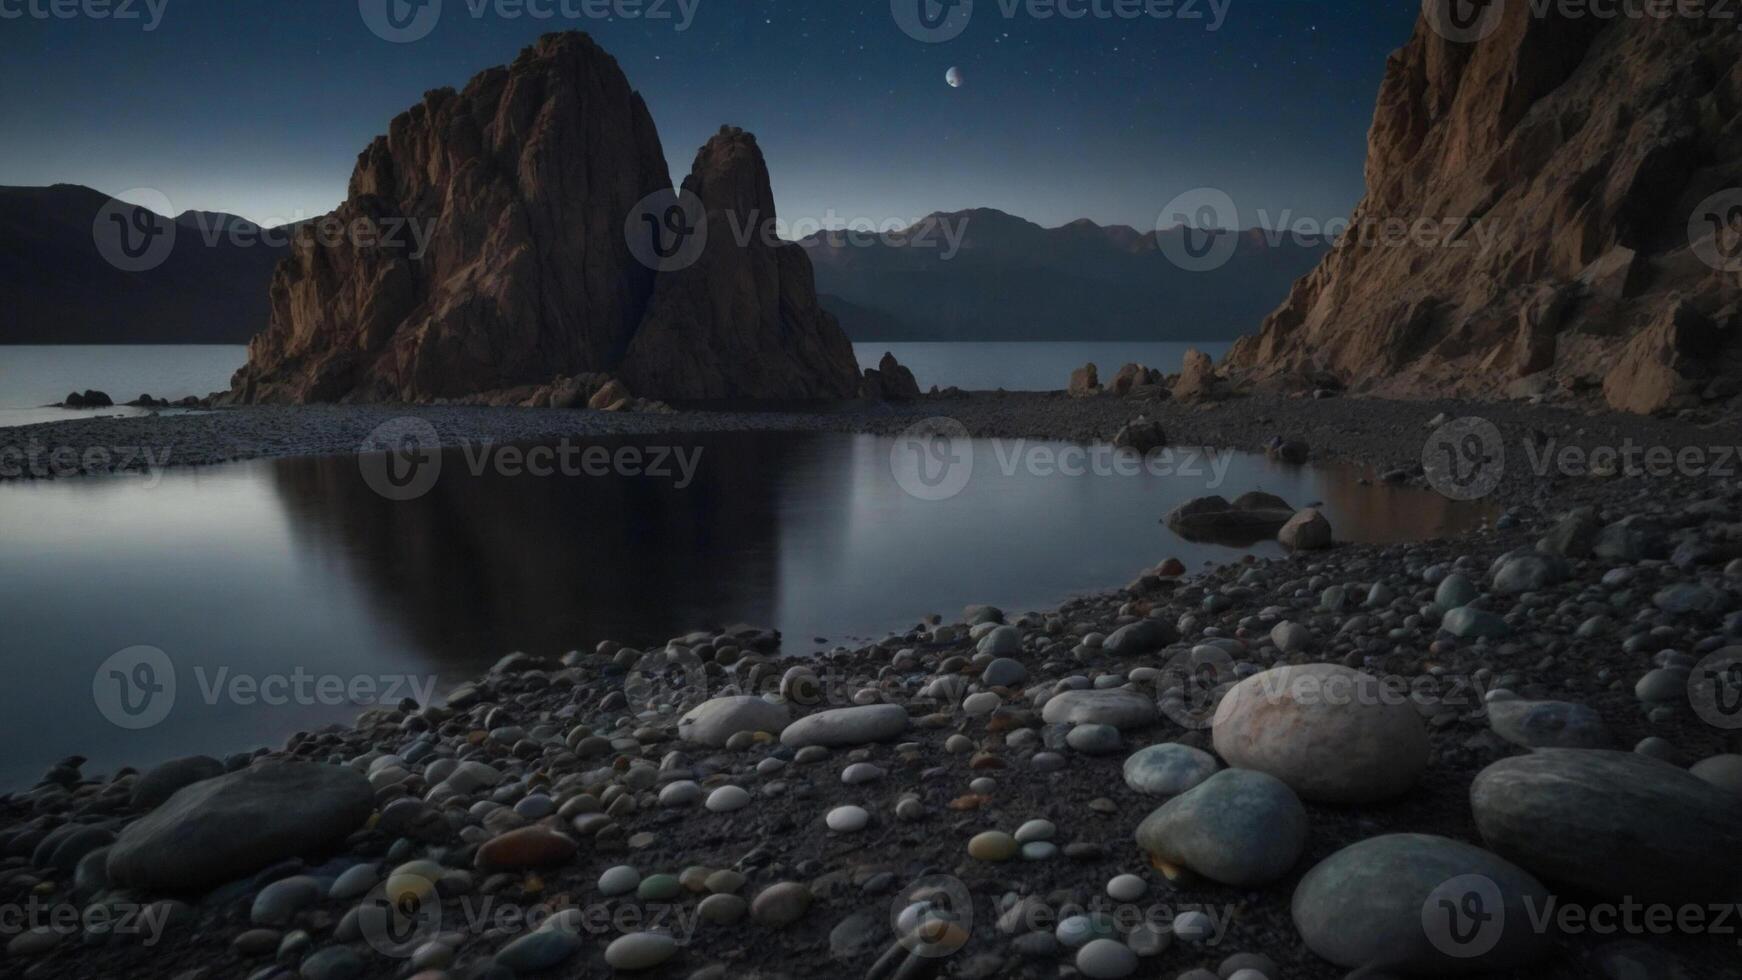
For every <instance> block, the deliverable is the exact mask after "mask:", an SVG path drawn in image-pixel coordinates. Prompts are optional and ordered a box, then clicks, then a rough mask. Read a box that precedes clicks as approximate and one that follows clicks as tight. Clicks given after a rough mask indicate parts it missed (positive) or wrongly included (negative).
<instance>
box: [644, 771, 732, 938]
mask: <svg viewBox="0 0 1742 980" xmlns="http://www.w3.org/2000/svg"><path fill="white" fill-rule="evenodd" d="M749 805H750V793H749V791H748V790H746V789H744V787H742V786H722V787H720V788H719V789H717V790H714V791H713V792H712V793H709V794H708V802H707V807H708V809H710V810H712V811H714V812H715V813H731V812H732V811H733V810H742V809H743V808H745V807H747V806H749ZM623 938H625V939H627V938H629V937H627V936H625V937H623Z"/></svg>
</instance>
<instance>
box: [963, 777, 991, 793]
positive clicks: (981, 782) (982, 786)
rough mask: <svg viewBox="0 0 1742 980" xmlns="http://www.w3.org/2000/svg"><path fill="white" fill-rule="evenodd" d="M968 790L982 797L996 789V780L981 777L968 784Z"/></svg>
mask: <svg viewBox="0 0 1742 980" xmlns="http://www.w3.org/2000/svg"><path fill="white" fill-rule="evenodd" d="M968 788H969V789H971V790H973V791H974V792H976V793H979V794H981V795H982V796H984V795H985V794H987V793H990V792H992V791H993V790H995V789H997V788H998V780H996V779H993V778H992V777H991V776H981V777H980V778H979V779H976V780H974V781H973V782H971V783H969V784H968Z"/></svg>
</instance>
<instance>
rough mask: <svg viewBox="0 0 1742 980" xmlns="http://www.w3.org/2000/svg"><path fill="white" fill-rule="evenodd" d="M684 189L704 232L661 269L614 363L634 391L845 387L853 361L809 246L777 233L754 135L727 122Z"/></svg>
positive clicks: (772, 394) (735, 394)
mask: <svg viewBox="0 0 1742 980" xmlns="http://www.w3.org/2000/svg"><path fill="white" fill-rule="evenodd" d="M683 190H684V192H685V193H686V194H691V195H694V200H696V201H699V202H700V206H701V208H702V209H703V210H704V214H705V217H703V218H702V219H701V220H702V221H703V222H704V223H705V226H706V233H707V237H706V242H705V244H704V245H703V246H702V250H701V253H700V255H699V256H697V257H696V259H695V261H694V262H693V264H690V265H687V266H685V267H683V268H678V269H673V270H671V271H668V272H662V273H661V274H660V276H659V278H658V281H657V282H656V283H655V286H654V291H653V300H652V303H651V304H650V305H649V307H648V310H647V316H646V318H645V320H644V321H643V322H642V324H641V328H640V330H638V331H637V332H636V334H635V338H634V340H633V341H632V342H631V343H630V345H629V355H628V357H627V358H625V360H624V362H623V366H622V374H623V377H624V380H625V381H627V382H628V383H629V387H630V389H631V390H632V391H635V392H637V393H642V392H657V393H660V394H659V396H658V397H663V398H692V399H723V398H758V399H773V398H801V399H819V398H850V397H852V396H853V395H854V394H855V393H856V392H857V390H858V385H859V370H858V365H857V362H856V361H855V360H854V358H853V348H852V345H851V344H850V343H849V342H848V340H847V335H846V334H844V333H842V332H841V328H840V325H839V324H838V323H836V322H835V318H834V317H833V316H831V315H829V314H828V313H825V312H823V309H822V307H821V306H819V305H818V304H817V290H816V282H815V279H814V278H813V277H812V274H811V263H810V258H809V257H808V256H806V255H805V250H804V249H803V248H802V247H800V246H798V245H796V244H794V243H791V242H782V241H779V240H778V239H775V238H774V237H773V236H772V234H771V233H766V232H765V229H769V228H773V227H774V224H773V222H774V220H775V211H774V192H773V191H772V190H771V189H770V188H769V184H768V165H767V164H766V163H764V162H763V159H762V151H761V150H760V149H759V148H757V146H756V140H755V138H754V137H752V136H751V135H750V134H749V133H746V132H744V131H743V130H741V129H736V128H732V127H726V128H723V129H721V130H720V132H719V134H718V135H716V136H715V137H714V138H712V139H710V140H708V142H707V144H706V145H705V146H703V147H702V149H701V151H700V152H699V153H697V154H696V162H695V165H694V166H693V167H691V168H690V175H689V177H687V178H686V179H685V180H684V183H683Z"/></svg>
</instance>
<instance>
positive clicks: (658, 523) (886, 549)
mask: <svg viewBox="0 0 1742 980" xmlns="http://www.w3.org/2000/svg"><path fill="white" fill-rule="evenodd" d="M701 444H702V448H703V457H702V463H701V467H700V470H699V472H698V474H697V478H696V481H695V484H694V485H693V486H691V487H688V488H685V489H682V490H679V489H675V488H674V487H672V486H671V485H670V484H669V482H665V483H661V482H659V481H648V480H645V479H643V480H622V479H599V478H577V479H561V478H534V477H518V478H505V477H500V476H494V475H483V476H472V475H469V474H467V473H466V472H464V467H463V466H461V465H458V463H457V462H456V463H455V464H454V465H452V466H449V467H446V468H444V473H443V478H442V479H441V480H440V481H439V482H438V483H437V485H436V488H435V490H433V491H432V492H431V493H429V494H428V495H426V496H425V497H422V498H419V499H418V500H414V501H410V502H404V503H396V502H390V501H387V500H384V499H383V498H381V497H379V496H377V495H375V494H374V493H373V492H371V491H370V490H369V489H368V488H367V487H366V485H365V484H364V483H363V481H362V479H361V478H360V476H359V473H358V469H357V464H356V462H355V461H354V460H352V459H349V458H343V459H314V460H276V461H258V462H251V463H242V464H236V465H231V466H225V467H218V468H213V469H198V470H186V471H173V470H172V471H170V472H168V473H166V474H162V475H161V476H160V477H159V481H160V482H158V483H157V484H156V485H152V484H151V483H150V482H148V480H147V479H145V478H140V477H115V478H103V479H89V480H73V481H61V482H54V483H11V484H4V485H0V540H3V541H5V542H6V560H5V561H4V562H0V629H3V630H4V633H5V636H6V646H5V656H6V657H7V660H8V664H7V666H8V668H9V671H8V673H9V676H10V679H11V682H10V683H9V684H8V685H6V687H5V689H4V690H5V694H4V695H3V696H0V697H3V700H0V737H4V738H6V739H8V742H9V744H11V745H13V746H15V747H18V748H17V750H16V751H13V752H10V753H8V758H7V763H6V766H5V768H4V770H3V771H0V785H5V784H16V783H19V782H27V781H29V780H31V779H34V778H35V776H36V775H38V774H39V773H40V772H41V771H42V770H43V769H44V768H46V766H47V765H49V764H50V763H52V762H53V761H55V760H56V759H58V758H60V757H62V756H65V755H69V754H74V753H80V754H85V755H89V756H91V757H92V759H93V760H94V762H93V769H96V768H99V767H100V768H101V769H103V770H107V769H110V768H112V767H113V766H115V765H118V764H123V763H133V764H149V763H150V762H153V761H156V760H160V759H162V758H165V757H169V756H172V755H178V754H186V753H191V752H207V753H213V754H220V755H221V754H223V753H226V752H230V751H237V750H243V749H248V748H252V747H254V746H258V745H267V744H271V745H276V744H281V743H282V741H283V739H284V738H285V737H286V736H287V735H289V734H290V733H292V732H294V731H296V730H298V729H307V728H312V727H316V726H318V725H320V724H324V723H328V722H345V721H348V720H349V719H350V718H351V717H353V716H354V714H355V709H354V708H352V707H350V706H348V705H344V704H323V705H314V706H309V705H303V706H286V707H263V706H260V705H258V704H256V705H246V704H236V703H234V701H233V699H231V698H229V697H227V696H223V695H218V696H215V697H214V696H213V695H212V693H211V688H212V686H213V685H214V684H216V683H218V682H219V681H220V680H233V679H234V678H235V676H236V674H237V673H238V672H240V673H245V674H248V675H261V674H268V673H289V672H290V671H292V670H293V669H295V668H300V669H301V670H302V671H303V672H304V673H306V674H310V675H337V676H343V677H350V676H352V675H357V674H371V675H400V674H403V675H408V676H412V677H416V678H418V679H419V680H420V681H427V680H429V679H431V678H434V679H436V680H437V681H438V682H439V683H440V684H441V685H443V686H451V685H452V684H454V683H458V682H459V681H461V680H464V679H467V678H469V677H472V676H474V675H476V674H477V673H479V672H481V671H482V670H483V669H484V668H486V667H487V666H488V665H489V664H490V663H492V662H493V661H494V660H496V659H497V658H498V657H500V656H502V655H503V654H505V653H508V652H510V651H513V650H527V651H529V652H532V653H537V654H542V655H551V656H554V655H557V654H560V653H562V652H563V651H565V650H568V649H572V648H577V647H588V646H590V645H592V644H593V643H596V642H597V641H598V640H601V639H606V638H611V639H619V640H625V641H629V642H633V643H637V644H655V643H658V642H660V641H661V640H663V639H664V638H666V637H668V636H671V635H675V634H678V633H682V632H685V631H687V630H690V629H694V628H701V627H707V626H713V625H721V624H726V623H733V622H750V623H754V624H757V625H770V626H774V627H776V628H779V629H781V630H783V631H784V632H785V634H786V636H787V649H788V650H789V651H790V652H798V653H803V652H807V651H810V650H813V649H815V648H816V645H815V644H813V643H812V642H811V641H812V638H813V637H819V636H820V637H826V638H828V641H829V642H830V643H831V644H832V643H834V642H843V641H846V640H848V639H849V638H855V637H857V638H874V637H876V636H880V635H882V634H884V633H886V632H888V631H890V630H898V629H903V628H905V627H907V626H909V625H911V624H913V623H914V622H917V621H918V620H919V619H920V618H921V617H922V616H924V615H926V614H928V613H934V612H935V613H940V614H942V615H944V616H945V617H946V618H949V617H954V616H956V615H958V614H959V612H960V610H961V608H962V607H963V606H965V605H967V604H970V603H976V602H991V603H995V604H998V605H1001V606H1004V607H1005V608H1007V609H1011V610H1024V609H1032V608H1044V607H1048V606H1051V605H1054V604H1056V603H1058V602H1059V601H1061V600H1063V599H1065V598H1068V597H1069V596H1071V595H1074V594H1080V593H1082V592H1086V591H1092V590H1096V589H1103V588H1110V587H1117V586H1119V585H1121V584H1123V583H1124V582H1126V581H1129V580H1130V579H1131V578H1132V577H1133V576H1134V575H1135V573H1136V572H1138V571H1139V570H1140V569H1142V568H1144V567H1148V566H1152V565H1154V564H1156V563H1158V562H1160V561H1161V560H1163V559H1165V558H1168V557H1170V556H1171V557H1179V558H1181V559H1182V560H1183V561H1185V562H1186V564H1187V565H1188V567H1196V566H1198V565H1200V564H1201V563H1203V562H1205V561H1225V560H1230V559H1232V558H1236V557H1238V556H1239V555H1240V554H1242V553H1243V552H1242V551H1240V550H1237V549H1233V548H1226V547H1221V546H1217V545H1209V544H1194V543H1189V542H1185V541H1182V540H1181V539H1179V538H1178V537H1176V536H1175V535H1173V534H1172V533H1171V532H1169V531H1168V530H1167V529H1166V528H1165V527H1164V526H1163V525H1162V524H1161V523H1160V518H1161V517H1162V516H1163V515H1164V514H1166V513H1167V511H1169V510H1170V509H1172V507H1174V506H1175V505H1176V504H1178V503H1180V502H1182V501H1184V500H1186V499H1189V498H1191V497H1194V496H1198V495H1201V494H1203V493H1210V492H1214V493H1221V494H1223V495H1224V496H1228V497H1233V496H1236V495H1237V494H1239V493H1241V492H1244V491H1246V490H1251V489H1262V490H1267V491H1269V492H1272V493H1277V494H1280V495H1281V496H1283V497H1284V498H1286V499H1288V500H1289V501H1290V502H1292V503H1295V504H1297V505H1304V504H1306V503H1310V502H1314V501H1320V500H1322V501H1324V502H1325V505H1326V509H1327V512H1328V513H1329V515H1330V517H1331V520H1332V522H1333V524H1334V525H1335V526H1336V528H1337V531H1338V534H1339V536H1340V537H1342V538H1345V539H1355V540H1373V541H1383V540H1412V539H1418V538H1424V537H1435V536H1444V535H1446V534H1448V533H1452V532H1453V531H1455V530H1456V529H1457V528H1458V527H1459V526H1461V523H1467V522H1469V521H1470V520H1472V519H1474V515H1475V512H1474V511H1471V510H1468V509H1466V508H1461V507H1458V506H1455V505H1452V504H1450V502H1448V501H1445V500H1443V499H1442V498H1439V497H1438V496H1437V495H1433V494H1429V493H1425V492H1422V491H1415V490H1410V489H1407V488H1403V489H1400V488H1391V487H1383V486H1360V485H1358V484H1357V482H1356V477H1357V475H1358V474H1356V473H1355V472H1354V471H1352V470H1305V469H1296V468H1279V467H1276V466H1274V465H1273V464H1270V463H1269V462H1267V461H1265V460H1263V459H1261V458H1256V457H1236V458H1235V459H1234V461H1233V463H1232V467H1231V469H1230V470H1229V471H1228V475H1227V479H1226V483H1225V485H1222V486H1219V487H1210V486H1207V485H1206V481H1207V479H1208V477H1207V476H1206V477H1203V478H1195V479H1190V478H1182V477H1178V476H1155V475H1152V474H1142V475H1137V476H1107V475H1103V476H1075V477H1072V476H1061V475H1052V476H1036V475H1030V474H1028V473H1026V472H1024V469H1025V467H1023V466H1018V467H1017V472H1016V473H1014V474H1011V475H1006V473H1005V469H1006V467H1007V466H1008V465H1009V460H1010V459H1011V458H1012V457H1011V453H1012V452H1013V451H1015V444H1013V443H1006V444H1004V445H1003V447H1002V448H1003V455H1002V456H1000V454H999V452H998V449H997V448H996V447H994V445H993V444H992V443H990V442H977V443H976V445H975V450H976V452H975V457H974V478H973V479H972V480H970V481H969V482H968V484H967V486H966V488H965V489H964V490H963V491H962V492H961V493H960V494H959V495H957V496H955V497H953V498H950V499H948V500H943V501H927V500H920V499H916V498H914V497H912V496H910V495H908V494H907V493H906V492H904V491H903V490H902V489H901V487H900V485H898V483H897V481H896V479H895V478H894V477H893V476H892V473H891V462H890V459H891V457H890V449H891V445H892V444H891V442H890V441H889V440H885V439H877V438H873V437H869V436H862V437H842V436H825V435H775V434H753V435H718V436H709V437H706V438H704V439H702V440H701ZM1032 445H1037V444H1024V446H1032ZM1039 445H1045V444H1039ZM1048 448H1056V447H1048ZM1252 550H1256V551H1258V552H1261V553H1271V554H1276V553H1280V549H1279V548H1278V547H1277V546H1276V545H1275V544H1274V543H1269V544H1266V545H1261V546H1259V547H1258V548H1256V549H1252ZM138 644H147V645H150V646H155V647H159V648H162V649H163V650H165V651H166V652H167V653H168V654H169V655H170V656H171V658H172V661H173V662H174V663H175V664H176V668H177V679H178V685H179V686H178V692H177V700H176V709H175V710H174V711H172V712H171V714H170V716H169V718H168V719H167V720H166V721H164V722H163V723H162V724H160V725H158V726H156V727H153V728H150V729H147V730H144V731H140V732H128V731H124V730H121V729H119V728H117V727H115V726H114V725H111V724H109V723H108V722H107V721H106V720H105V719H104V716H103V715H102V714H101V713H100V712H99V711H98V709H97V707H96V704H95V702H94V699H93V688H92V677H93V673H94V672H95V671H96V669H97V667H98V665H99V664H101V663H102V662H103V661H104V660H105V658H107V657H108V656H109V655H110V654H112V653H114V652H115V651H117V650H121V649H123V648H126V647H131V646H134V645H138ZM226 668H227V669H228V673H227V674H225V673H221V672H223V671H225V669H226Z"/></svg>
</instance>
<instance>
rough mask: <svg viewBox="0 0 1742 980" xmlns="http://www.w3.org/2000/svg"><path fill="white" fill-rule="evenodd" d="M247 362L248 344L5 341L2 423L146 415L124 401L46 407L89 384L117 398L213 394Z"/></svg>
mask: <svg viewBox="0 0 1742 980" xmlns="http://www.w3.org/2000/svg"><path fill="white" fill-rule="evenodd" d="M247 359H248V348H246V347H239V346H230V345H200V344H187V345H166V346H144V345H142V346H136V347H128V346H114V347H111V346H82V345H76V344H69V345H63V346H58V347H33V346H4V345H0V428H4V427H7V426H14V425H30V424H32V423H35V422H57V421H61V420H63V419H81V418H91V417H92V416H93V415H138V414H142V412H143V411H144V410H142V409H133V408H127V407H125V406H122V405H119V404H117V407H115V408H106V409H100V410H96V411H83V410H72V409H61V408H44V407H43V406H45V405H53V404H56V403H58V402H59V401H61V400H62V399H63V398H65V397H66V396H67V393H68V392H70V391H84V390H85V389H87V388H94V389H96V390H98V391H102V392H106V393H108V395H109V397H111V398H113V399H114V400H115V401H116V402H117V403H119V402H127V401H132V400H134V399H136V398H138V397H139V396H140V395H151V396H152V397H154V398H168V399H171V400H174V399H179V398H183V397H186V396H187V395H201V396H204V395H209V394H211V393H212V392H214V391H222V390H224V389H226V388H229V387H230V375H232V374H235V373H236V369H237V368H239V367H241V366H242V364H243V362H245V361H246V360H247Z"/></svg>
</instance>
